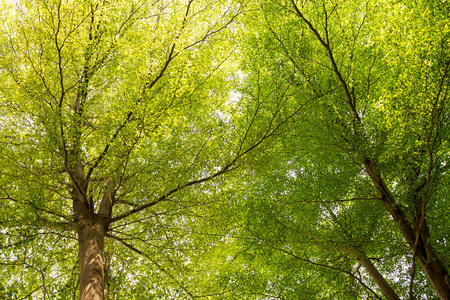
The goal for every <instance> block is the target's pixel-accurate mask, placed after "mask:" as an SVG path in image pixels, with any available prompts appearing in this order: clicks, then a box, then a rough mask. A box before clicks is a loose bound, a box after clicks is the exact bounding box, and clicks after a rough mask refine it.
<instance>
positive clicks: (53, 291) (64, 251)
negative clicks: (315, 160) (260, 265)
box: [0, 0, 274, 299]
mask: <svg viewBox="0 0 450 300" xmlns="http://www.w3.org/2000/svg"><path fill="white" fill-rule="evenodd" d="M2 6H3V7H2V29H1V37H0V39H1V40H0V42H1V47H2V50H1V53H2V54H1V58H0V59H1V61H0V67H1V69H0V71H1V73H0V76H1V90H2V92H1V94H0V101H1V102H0V103H1V117H2V120H1V123H0V124H1V129H0V130H1V137H0V139H1V157H2V159H1V161H0V164H1V168H2V171H1V177H0V198H1V201H2V202H1V210H2V218H1V221H0V224H1V228H2V229H1V230H2V249H1V251H2V253H1V259H2V265H3V267H2V274H1V277H2V278H4V279H5V280H1V281H2V282H4V283H3V286H1V288H2V290H1V293H2V296H4V297H7V298H26V297H28V296H34V295H35V296H36V297H40V298H44V299H46V298H54V297H57V298H64V299H68V298H70V297H73V298H76V297H79V298H80V299H104V297H105V294H104V293H105V292H104V291H105V290H106V291H107V293H106V297H108V298H110V299H113V298H114V299H116V298H117V297H118V296H119V297H125V298H128V299H131V297H136V296H137V295H143V294H145V293H147V292H150V293H158V291H156V292H155V289H151V286H150V288H149V285H148V284H147V283H146V282H144V281H141V280H140V279H137V278H138V277H139V276H144V278H145V276H149V278H152V279H156V278H157V276H161V273H163V274H164V276H165V277H167V278H169V283H167V285H166V286H165V290H164V291H162V292H160V293H163V294H166V295H172V296H174V297H182V295H184V296H186V297H188V296H189V295H190V292H189V290H187V289H186V288H185V285H186V284H185V283H183V282H182V281H180V278H182V279H185V278H184V277H183V273H180V272H179V271H180V270H183V266H185V265H186V264H188V261H189V259H190V254H191V252H192V253H193V252H194V250H195V251H196V249H194V250H189V249H190V248H195V243H196V241H195V239H194V238H195V237H194V235H193V234H191V235H187V236H186V235H185V234H183V232H176V230H175V229H177V228H178V229H180V228H185V227H186V226H189V224H194V216H195V211H196V209H197V208H196V207H197V206H201V205H204V206H207V204H208V203H207V201H204V200H203V199H198V198H194V197H190V196H189V194H190V193H191V192H190V191H188V189H193V188H194V187H195V186H196V185H202V184H205V183H207V182H210V181H213V179H215V178H217V177H219V176H221V175H223V174H225V173H228V172H230V171H232V170H233V169H234V168H236V167H237V165H238V163H239V161H241V160H242V159H243V157H244V156H245V155H246V153H247V152H249V151H251V150H252V149H254V148H256V147H257V146H258V145H259V144H260V143H261V142H262V141H264V140H265V139H267V138H268V137H270V136H271V134H272V131H273V130H274V128H270V129H268V131H267V132H266V134H265V135H261V136H258V137H256V138H255V139H253V140H252V141H249V139H248V138H246V136H245V132H246V131H245V130H244V131H242V128H236V130H235V131H231V130H228V129H227V126H226V125H227V123H230V122H231V121H228V119H229V118H230V117H229V111H230V109H232V105H230V104H227V103H226V102H225V100H228V98H229V91H230V89H231V88H232V86H231V83H232V82H231V81H230V80H227V76H230V72H231V71H232V69H233V60H232V59H229V58H230V55H231V54H232V53H233V51H234V50H233V47H231V45H232V43H233V42H234V39H235V38H236V37H235V35H234V33H235V29H233V24H234V22H235V20H236V18H237V16H238V15H239V14H240V13H241V12H242V10H243V8H244V6H245V3H231V2H230V3H228V2H226V1H224V2H220V3H217V2H207V1H203V2H194V1H191V0H190V1H155V2H150V1H145V0H143V1H137V2H130V1H113V2H109V1H81V2H80V1H17V2H14V3H13V2H2ZM230 124H231V123H230ZM243 129H245V127H244V128H243ZM219 149H221V150H222V151H219ZM209 188H210V189H213V188H214V183H211V185H210V186H209ZM205 189H206V188H205ZM205 194H207V193H206V192H205ZM205 198H206V197H205ZM105 239H106V240H105ZM119 246H120V247H122V248H120V247H119ZM77 248H78V251H77V252H78V253H76V252H74V251H73V249H77ZM130 251H131V252H134V254H139V255H140V256H141V257H143V258H147V261H148V262H149V263H150V265H151V267H147V266H144V267H140V266H139V265H140V264H142V265H145V262H143V261H142V260H141V259H138V258H136V256H133V255H132V254H130ZM130 266H131V267H133V266H134V267H135V268H136V269H134V270H133V269H132V268H130ZM126 267H128V268H130V269H129V270H128V271H124V269H125V268H126ZM133 272H134V273H133ZM127 274H128V275H131V274H133V275H134V276H135V277H136V279H135V280H131V287H129V288H127V289H122V288H123V286H124V285H125V284H126V283H125V281H128V283H127V284H128V285H130V276H128V275H127ZM158 274H159V275H158ZM185 276H186V277H187V276H188V275H185ZM78 278H79V279H78ZM154 284H156V283H154ZM160 284H161V285H163V284H162V283H160ZM161 289H162V287H161ZM156 296H158V295H156ZM156 296H155V297H156ZM184 296H183V297H184ZM191 296H192V295H191ZM159 297H161V295H159Z"/></svg>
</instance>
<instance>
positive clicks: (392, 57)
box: [233, 1, 450, 299]
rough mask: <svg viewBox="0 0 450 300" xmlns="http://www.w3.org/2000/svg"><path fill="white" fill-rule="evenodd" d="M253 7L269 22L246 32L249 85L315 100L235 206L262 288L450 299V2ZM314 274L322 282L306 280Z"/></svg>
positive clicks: (280, 292) (256, 18)
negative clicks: (449, 93)
mask: <svg viewBox="0 0 450 300" xmlns="http://www.w3.org/2000/svg"><path fill="white" fill-rule="evenodd" d="M255 9H257V10H258V13H255V14H254V15H253V17H252V18H248V19H247V22H248V23H249V24H250V25H249V26H252V27H254V28H256V24H264V25H261V26H259V30H255V32H254V34H253V35H250V36H249V37H248V38H247V43H248V46H247V51H246V53H247V55H248V58H247V59H244V61H245V62H246V63H245V65H244V67H243V69H244V70H245V80H246V82H245V85H246V86H247V87H246V88H245V89H243V90H242V93H244V94H245V93H249V91H250V92H251V91H252V90H258V91H259V89H260V87H261V86H262V87H263V88H264V89H266V93H270V90H274V89H277V88H280V87H281V88H285V89H286V90H287V92H286V94H288V95H290V97H291V101H290V103H299V102H302V103H307V104H306V105H305V107H304V109H303V110H301V111H300V112H299V114H298V115H296V119H295V120H296V122H291V123H289V124H287V126H286V127H285V131H284V135H283V136H282V137H281V138H280V139H279V140H278V142H277V143H274V144H272V147H273V149H272V151H273V152H274V154H273V155H270V156H268V158H267V159H262V160H261V162H260V163H259V164H258V165H255V166H256V167H257V168H259V169H260V171H259V172H258V173H257V174H258V175H257V176H254V175H253V174H255V173H252V176H254V178H253V177H252V178H251V179H249V182H250V183H249V188H248V191H247V193H246V194H247V195H246V198H247V201H245V202H243V203H241V205H242V208H241V209H239V210H238V211H239V212H242V214H241V215H240V218H239V219H237V220H236V224H238V225H239V227H238V228H247V230H245V229H243V230H239V232H241V233H242V232H246V233H245V234H244V233H242V235H239V239H238V240H237V243H238V244H239V245H241V246H239V247H238V248H243V249H244V250H245V251H244V250H242V251H241V252H239V251H238V253H240V254H238V257H239V256H241V257H245V256H247V257H248V259H249V260H250V261H253V266H254V267H255V268H259V269H260V270H261V271H263V272H264V273H267V274H269V275H267V276H264V275H261V276H262V277H263V278H264V279H262V280H259V282H261V281H262V282H265V283H266V284H265V285H264V284H263V286H255V290H259V292H260V293H272V294H273V295H276V296H280V297H282V298H284V297H285V298H287V299H290V298H291V297H290V296H286V295H291V294H292V293H296V294H297V295H304V297H314V296H311V295H317V297H319V298H320V297H322V298H334V297H337V296H336V294H333V293H337V294H340V295H341V296H340V297H356V298H359V297H367V298H381V297H383V296H384V297H386V298H388V299H399V298H403V297H404V298H407V297H409V298H411V299H413V298H416V297H419V296H420V295H423V296H426V295H428V296H429V297H433V292H431V291H430V290H429V288H430V286H431V287H432V290H434V294H435V295H437V296H438V297H439V298H440V299H449V297H450V284H449V275H448V272H449V256H448V241H447V238H446V237H448V234H449V228H448V225H445V224H448V214H447V213H446V211H448V209H449V207H448V199H447V198H448V196H447V183H448V180H449V177H448V166H449V148H448V139H449V133H450V132H449V124H448V116H449V109H450V108H449V97H448V89H449V68H450V52H449V50H450V49H449V48H448V38H449V27H448V16H449V15H448V13H449V10H448V7H446V6H445V3H441V2H439V1H415V2H407V1H404V2H402V1H383V2H382V3H380V2H376V3H375V2H373V3H372V2H366V1H260V2H258V3H257V4H256V7H255ZM243 241H247V242H243ZM241 263H242V262H241ZM244 263H245V262H244ZM247 263H248V261H247ZM261 266H264V267H261ZM283 268H284V269H285V271H283V270H282V269H283ZM311 268H313V269H315V270H318V272H320V273H318V274H320V275H318V276H317V277H314V279H313V281H315V282H317V283H318V284H312V283H311V282H309V281H308V279H305V278H308V277H309V278H311V277H310V276H311ZM250 269H251V268H250ZM267 269H269V270H271V271H268V270H267ZM362 270H365V271H362ZM336 272H337V273H336ZM325 273H330V274H331V276H330V275H324V274H325ZM338 273H339V274H341V275H337V274H338ZM274 274H279V276H280V278H279V279H275V278H277V277H276V276H274ZM236 276H237V275H236ZM281 276H282V277H281ZM233 278H235V280H236V278H237V277H233ZM299 278H300V279H299ZM302 278H303V279H304V281H303V280H302ZM243 280H244V279H243ZM244 282H245V283H246V284H247V281H244ZM296 284H297V286H296ZM357 286H359V287H360V288H362V289H360V290H359V288H355V287H357ZM293 287H294V288H293ZM292 288H293V289H294V290H295V291H293V290H292ZM302 293H304V294H302ZM355 293H356V294H355ZM365 293H367V294H365ZM364 294H365V296H363V295H364ZM381 294H383V296H382V295H381Z"/></svg>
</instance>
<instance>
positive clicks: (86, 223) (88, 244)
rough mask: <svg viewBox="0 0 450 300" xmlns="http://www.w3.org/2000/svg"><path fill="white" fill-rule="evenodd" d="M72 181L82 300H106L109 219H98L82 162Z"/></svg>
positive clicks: (72, 175) (78, 165) (72, 173)
mask: <svg viewBox="0 0 450 300" xmlns="http://www.w3.org/2000/svg"><path fill="white" fill-rule="evenodd" d="M71 177H72V201H73V212H74V219H75V222H76V224H77V235H78V252H79V255H80V300H103V299H104V290H105V283H104V270H103V268H104V266H103V248H104V243H105V236H106V231H107V221H106V220H107V217H99V216H97V215H96V214H95V212H94V204H93V200H92V199H90V200H88V199H87V190H88V185H89V183H88V181H87V180H86V179H85V174H84V167H83V164H82V162H81V161H79V162H78V163H76V164H75V166H74V167H73V170H72V172H71ZM107 190H108V191H109V189H107ZM107 202H108V203H109V201H107Z"/></svg>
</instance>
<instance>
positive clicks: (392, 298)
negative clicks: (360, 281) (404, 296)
mask: <svg viewBox="0 0 450 300" xmlns="http://www.w3.org/2000/svg"><path fill="white" fill-rule="evenodd" d="M357 257H358V260H359V263H360V264H361V265H362V266H363V267H364V269H366V271H367V273H369V275H370V277H372V279H373V281H375V283H376V284H377V285H378V287H379V288H380V290H381V292H382V293H383V295H384V296H385V297H386V298H388V299H389V300H400V297H399V296H398V295H397V293H396V292H395V291H394V289H392V287H391V285H390V284H389V283H388V282H387V281H386V279H384V277H383V275H381V273H380V272H378V270H377V268H376V267H375V266H374V265H373V264H372V262H371V261H370V260H369V259H368V258H366V257H364V256H362V255H359V254H357Z"/></svg>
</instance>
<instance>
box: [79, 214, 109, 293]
mask: <svg viewBox="0 0 450 300" xmlns="http://www.w3.org/2000/svg"><path fill="white" fill-rule="evenodd" d="M89 221H91V222H86V224H83V225H82V226H80V227H79V228H78V242H79V253H80V267H81V270H80V299H81V300H103V299H104V290H105V283H104V271H103V246H104V242H105V235H106V230H105V226H104V224H103V222H101V220H89Z"/></svg>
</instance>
